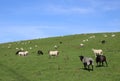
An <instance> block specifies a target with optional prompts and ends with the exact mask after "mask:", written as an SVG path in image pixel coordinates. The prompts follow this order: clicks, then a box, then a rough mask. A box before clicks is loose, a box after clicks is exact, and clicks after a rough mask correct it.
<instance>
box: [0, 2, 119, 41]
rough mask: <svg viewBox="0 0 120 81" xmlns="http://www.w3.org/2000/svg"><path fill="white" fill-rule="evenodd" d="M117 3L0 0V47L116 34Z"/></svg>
mask: <svg viewBox="0 0 120 81" xmlns="http://www.w3.org/2000/svg"><path fill="white" fill-rule="evenodd" d="M119 14H120V0H0V43H5V42H13V41H19V40H27V39H36V38H46V37H54V36H64V35H71V34H81V33H98V32H119V31H120V15H119Z"/></svg>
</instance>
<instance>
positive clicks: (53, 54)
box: [48, 51, 59, 57]
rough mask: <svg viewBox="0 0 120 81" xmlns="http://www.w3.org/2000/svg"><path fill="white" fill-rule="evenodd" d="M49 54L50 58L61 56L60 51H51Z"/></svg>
mask: <svg viewBox="0 0 120 81" xmlns="http://www.w3.org/2000/svg"><path fill="white" fill-rule="evenodd" d="M48 53H49V57H51V56H58V55H59V51H49V52H48Z"/></svg>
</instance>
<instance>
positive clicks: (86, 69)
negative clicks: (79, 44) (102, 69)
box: [80, 68, 93, 72]
mask: <svg viewBox="0 0 120 81" xmlns="http://www.w3.org/2000/svg"><path fill="white" fill-rule="evenodd" d="M80 69H82V70H85V71H89V72H90V71H93V69H88V68H80Z"/></svg>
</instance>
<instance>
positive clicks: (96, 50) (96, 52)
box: [92, 49, 103, 57]
mask: <svg viewBox="0 0 120 81" xmlns="http://www.w3.org/2000/svg"><path fill="white" fill-rule="evenodd" d="M92 51H93V53H94V54H95V57H96V55H103V51H102V49H92Z"/></svg>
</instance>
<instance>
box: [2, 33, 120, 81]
mask: <svg viewBox="0 0 120 81" xmlns="http://www.w3.org/2000/svg"><path fill="white" fill-rule="evenodd" d="M112 34H113V33H95V34H94V33H92V34H76V35H69V36H60V37H51V38H43V39H35V40H25V41H17V42H10V43H4V44H0V81H120V33H119V32H116V33H114V34H115V36H114V37H112ZM104 35H107V37H105V36H104ZM92 36H95V37H93V38H92ZM83 40H87V41H83ZM101 40H106V42H105V44H101ZM60 42H62V43H60ZM81 43H83V44H84V46H83V47H80V44H81ZM55 45H57V46H59V47H58V48H57V50H58V51H59V55H58V57H51V58H49V55H48V51H49V50H56V49H55V48H54V46H55ZM18 48H23V49H24V50H28V51H29V54H28V55H27V56H18V55H16V54H15V53H16V51H17V49H18ZM92 48H96V49H102V50H103V54H104V55H105V56H106V57H107V61H108V67H96V62H95V56H94V54H93V52H92ZM38 50H42V51H43V52H44V54H43V55H38V54H37V51H38ZM80 55H84V56H87V57H92V58H93V59H94V71H90V72H89V71H87V70H84V69H83V64H82V62H81V61H80V59H79V57H78V56H80Z"/></svg>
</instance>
